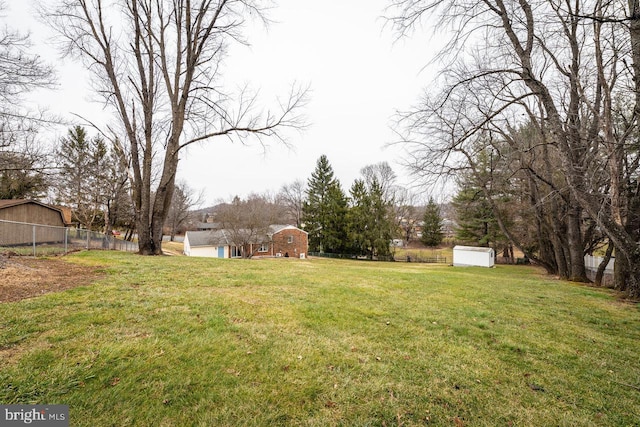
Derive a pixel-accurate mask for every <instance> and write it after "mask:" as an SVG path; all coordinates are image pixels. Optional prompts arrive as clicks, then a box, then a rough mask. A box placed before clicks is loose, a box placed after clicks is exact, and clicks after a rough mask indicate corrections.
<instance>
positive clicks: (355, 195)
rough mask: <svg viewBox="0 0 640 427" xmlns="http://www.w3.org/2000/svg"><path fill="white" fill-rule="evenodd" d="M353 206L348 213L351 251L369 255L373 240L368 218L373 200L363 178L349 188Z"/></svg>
mask: <svg viewBox="0 0 640 427" xmlns="http://www.w3.org/2000/svg"><path fill="white" fill-rule="evenodd" d="M349 193H350V194H351V206H350V207H349V212H348V214H347V223H348V236H349V252H351V253H354V254H358V255H368V254H369V248H370V247H371V242H370V240H369V237H368V236H367V233H366V231H367V228H368V226H369V224H368V219H369V213H370V211H371V200H370V198H369V193H368V192H367V188H366V187H365V183H364V181H363V180H361V179H356V180H355V181H354V182H353V185H352V186H351V189H350V190H349Z"/></svg>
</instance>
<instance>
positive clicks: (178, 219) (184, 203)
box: [166, 181, 204, 242]
mask: <svg viewBox="0 0 640 427" xmlns="http://www.w3.org/2000/svg"><path fill="white" fill-rule="evenodd" d="M203 200H204V194H203V193H202V192H200V193H198V194H196V193H195V192H194V190H193V189H192V188H190V187H189V186H188V185H187V183H186V182H184V181H182V182H178V183H177V184H176V189H175V191H174V193H173V200H172V201H171V207H170V208H169V213H168V215H167V219H166V226H167V227H168V228H169V230H170V232H169V235H170V236H171V241H172V242H173V241H174V239H175V237H176V233H178V231H179V230H180V228H181V227H183V225H184V224H185V223H186V222H187V220H188V219H189V216H190V214H191V210H192V209H194V208H196V207H198V206H200V205H201V204H202V201H203Z"/></svg>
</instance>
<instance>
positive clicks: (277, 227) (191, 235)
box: [185, 224, 309, 247]
mask: <svg viewBox="0 0 640 427" xmlns="http://www.w3.org/2000/svg"><path fill="white" fill-rule="evenodd" d="M284 230H300V229H299V228H297V227H295V226H293V225H281V224H274V225H270V226H269V230H268V232H267V235H264V234H263V235H259V236H254V237H253V238H252V239H251V240H252V242H251V243H254V244H258V243H262V242H265V241H269V240H270V238H271V236H273V235H274V234H277V233H280V232H282V231H284ZM300 231H302V232H303V233H305V234H309V233H307V232H306V231H304V230H300ZM230 233H231V232H230V231H229V230H224V229H221V230H202V231H187V233H186V237H185V238H188V239H189V245H191V247H194V246H227V245H233V243H232V242H231V238H230V237H229V235H230Z"/></svg>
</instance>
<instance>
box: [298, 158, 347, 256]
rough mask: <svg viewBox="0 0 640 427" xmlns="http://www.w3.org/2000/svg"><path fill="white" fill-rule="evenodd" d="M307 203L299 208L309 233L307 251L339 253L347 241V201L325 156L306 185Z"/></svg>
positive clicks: (305, 228) (319, 161)
mask: <svg viewBox="0 0 640 427" xmlns="http://www.w3.org/2000/svg"><path fill="white" fill-rule="evenodd" d="M306 193H307V200H306V201H305V202H304V205H303V207H302V222H303V223H304V230H305V231H307V232H308V233H309V251H311V252H340V251H342V250H344V248H345V243H346V240H347V237H346V234H347V232H346V224H345V217H346V211H347V198H346V196H345V194H344V192H343V191H342V188H341V186H340V182H339V181H338V180H337V179H336V178H335V177H334V173H333V168H332V167H331V165H330V164H329V160H328V159H327V157H326V156H325V155H322V156H320V158H319V159H318V162H317V164H316V169H315V170H314V171H313V173H312V174H311V177H310V178H309V180H308V182H307V191H306Z"/></svg>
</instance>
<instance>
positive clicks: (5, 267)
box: [0, 252, 100, 303]
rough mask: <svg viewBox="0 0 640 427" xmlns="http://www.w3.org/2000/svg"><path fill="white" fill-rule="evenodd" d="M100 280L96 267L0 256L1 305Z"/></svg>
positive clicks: (8, 255) (50, 259) (4, 253)
mask: <svg viewBox="0 0 640 427" xmlns="http://www.w3.org/2000/svg"><path fill="white" fill-rule="evenodd" d="M99 277H100V274H99V273H98V272H97V268H95V267H87V266H81V265H77V264H72V263H69V262H65V261H63V260H61V259H52V258H48V259H45V258H33V257H24V256H15V254H14V253H11V252H3V253H0V303H3V302H10V301H20V300H23V299H25V298H32V297H36V296H39V295H43V294H47V293H49V292H59V291H63V290H65V289H71V288H75V287H78V286H83V285H88V284H90V283H91V282H93V281H95V280H96V279H97V278H99Z"/></svg>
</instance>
